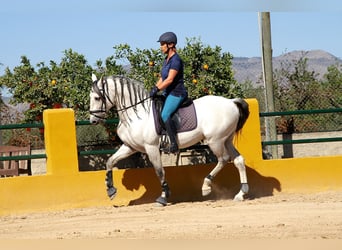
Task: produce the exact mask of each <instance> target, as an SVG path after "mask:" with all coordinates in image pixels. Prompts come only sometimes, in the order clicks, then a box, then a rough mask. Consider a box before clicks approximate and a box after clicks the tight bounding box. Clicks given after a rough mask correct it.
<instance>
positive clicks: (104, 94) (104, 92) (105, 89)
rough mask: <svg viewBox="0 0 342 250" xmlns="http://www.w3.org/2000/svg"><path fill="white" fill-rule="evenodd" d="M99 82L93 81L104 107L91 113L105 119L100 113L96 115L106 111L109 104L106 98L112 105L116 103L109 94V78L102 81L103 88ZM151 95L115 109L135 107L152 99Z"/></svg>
mask: <svg viewBox="0 0 342 250" xmlns="http://www.w3.org/2000/svg"><path fill="white" fill-rule="evenodd" d="M97 82H98V81H94V82H93V90H94V91H95V93H96V94H98V95H99V97H100V99H101V101H102V107H101V109H97V110H90V111H89V113H90V114H92V115H94V116H95V117H97V118H100V119H103V117H100V116H98V115H96V114H97V113H105V112H106V110H107V105H106V100H108V101H109V102H110V103H111V104H112V105H114V103H113V102H112V100H111V99H110V97H109V95H108V83H107V80H106V79H103V80H102V81H101V83H102V86H101V89H100V88H99V87H98V86H97ZM150 98H151V97H146V98H144V99H142V100H141V101H139V102H137V103H135V104H132V105H130V106H128V107H123V108H121V109H115V111H117V112H122V111H125V110H127V109H130V108H133V107H135V106H137V105H139V104H141V103H143V102H145V101H147V100H148V99H150Z"/></svg>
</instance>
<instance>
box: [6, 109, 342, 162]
mask: <svg viewBox="0 0 342 250" xmlns="http://www.w3.org/2000/svg"><path fill="white" fill-rule="evenodd" d="M340 112H342V108H336V109H318V110H296V111H282V112H261V113H259V116H260V117H269V116H285V115H303V114H322V113H340ZM118 122H119V119H113V120H106V121H105V123H106V124H117V123H118ZM75 123H76V126H82V125H91V123H90V122H89V121H75ZM22 128H44V124H43V123H23V124H6V125H0V130H5V129H22ZM335 141H342V137H329V138H310V139H296V140H276V141H262V146H266V145H281V144H283V145H284V144H299V143H321V142H335ZM202 147H203V145H194V146H191V147H190V148H188V149H198V148H200V149H201V148H202ZM115 152H116V150H115V149H103V150H88V151H79V152H78V154H79V155H81V156H86V155H101V154H113V153H115ZM42 158H46V154H31V155H18V156H0V161H8V160H30V159H42Z"/></svg>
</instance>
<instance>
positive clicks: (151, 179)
mask: <svg viewBox="0 0 342 250" xmlns="http://www.w3.org/2000/svg"><path fill="white" fill-rule="evenodd" d="M248 103H249V105H250V110H251V114H250V117H249V119H248V120H247V122H246V125H245V127H244V128H243V130H242V133H241V134H240V135H239V136H238V138H237V139H236V140H235V143H236V145H237V147H238V149H239V151H240V152H241V153H242V154H243V155H244V156H245V158H246V165H247V176H248V180H249V184H250V195H251V197H255V198H258V197H263V196H268V195H276V194H277V193H278V192H320V191H326V190H342V181H341V180H342V155H340V156H334V157H316V158H299V159H297V158H295V159H279V160H263V159H262V157H261V138H260V124H259V117H258V114H259V110H258V103H257V101H256V100H255V99H248ZM43 120H44V127H45V142H46V145H45V148H46V152H47V170H48V171H47V174H46V175H41V176H19V177H10V178H0V215H5V214H17V213H23V212H34V211H48V210H57V209H68V208H76V207H88V206H110V205H116V206H122V205H130V204H142V203H148V202H154V200H155V199H156V198H157V197H158V196H159V195H160V192H161V190H160V185H159V181H158V179H157V177H156V175H155V173H154V170H153V169H152V168H146V169H128V170H114V183H115V186H116V187H117V188H118V194H117V196H116V197H115V198H114V199H113V200H109V199H108V198H107V195H106V188H105V184H104V179H105V171H93V172H79V171H78V163H77V147H76V137H75V121H74V114H73V111H72V110H71V109H56V110H46V111H45V112H44V119H43ZM213 166H214V165H213V164H206V165H196V166H181V167H167V168H165V170H166V178H167V180H168V182H169V185H170V188H171V191H172V196H171V197H170V199H169V201H170V202H179V201H200V200H203V199H206V198H203V197H202V196H201V186H202V182H203V178H204V177H205V176H206V175H207V174H208V173H209V172H210V170H211V169H212V168H213ZM239 187H240V184H239V177H238V173H237V170H236V169H235V167H234V166H233V165H232V164H228V166H227V167H225V168H224V169H223V170H222V172H220V173H219V174H218V175H217V177H216V178H215V179H214V190H213V194H212V195H211V196H210V198H222V197H225V198H232V197H233V196H234V194H235V193H236V192H238V190H239Z"/></svg>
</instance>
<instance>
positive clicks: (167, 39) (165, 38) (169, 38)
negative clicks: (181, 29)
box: [157, 32, 177, 45]
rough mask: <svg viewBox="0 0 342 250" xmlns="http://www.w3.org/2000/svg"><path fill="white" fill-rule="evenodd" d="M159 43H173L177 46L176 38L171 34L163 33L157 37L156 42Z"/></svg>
mask: <svg viewBox="0 0 342 250" xmlns="http://www.w3.org/2000/svg"><path fill="white" fill-rule="evenodd" d="M157 42H159V43H162V42H165V43H174V44H175V45H176V44H177V36H176V34H175V33H173V32H165V33H164V34H162V35H161V36H160V37H159V40H158V41H157Z"/></svg>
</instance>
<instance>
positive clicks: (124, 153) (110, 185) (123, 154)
mask: <svg viewBox="0 0 342 250" xmlns="http://www.w3.org/2000/svg"><path fill="white" fill-rule="evenodd" d="M135 152H136V151H135V150H134V149H132V148H130V147H128V146H126V145H124V144H123V145H121V147H120V148H119V149H118V151H116V153H115V154H113V155H112V156H111V157H110V158H109V159H108V160H107V163H106V169H107V172H106V179H105V182H106V187H107V195H108V197H109V198H110V199H113V198H114V197H115V195H116V192H117V190H116V188H115V187H114V181H113V167H114V166H115V164H116V163H117V162H118V161H120V160H122V159H125V158H127V157H128V156H130V155H132V154H134V153H135Z"/></svg>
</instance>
